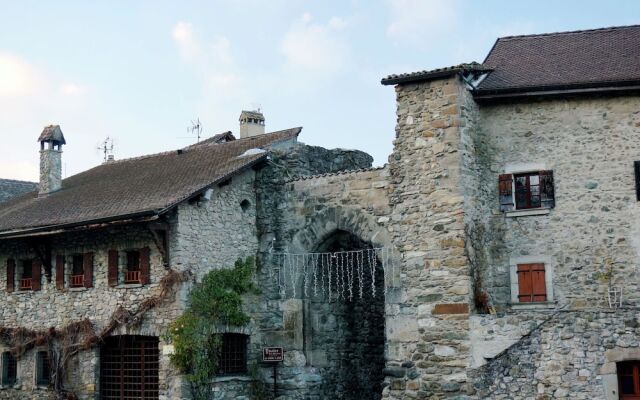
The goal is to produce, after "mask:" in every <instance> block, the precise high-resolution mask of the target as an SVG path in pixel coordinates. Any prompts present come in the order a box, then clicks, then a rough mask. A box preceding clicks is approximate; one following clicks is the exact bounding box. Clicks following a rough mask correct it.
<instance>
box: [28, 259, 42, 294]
mask: <svg viewBox="0 0 640 400" xmlns="http://www.w3.org/2000/svg"><path fill="white" fill-rule="evenodd" d="M41 281H42V261H41V260H40V259H39V258H34V259H33V261H32V262H31V290H40V288H41Z"/></svg>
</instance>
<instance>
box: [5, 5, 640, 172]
mask: <svg viewBox="0 0 640 400" xmlns="http://www.w3.org/2000/svg"><path fill="white" fill-rule="evenodd" d="M637 23H640V2H638V1H633V0H629V1H585V0H582V1H560V0H555V1H543V0H538V1H497V0H483V1H470V0H468V1H464V0H455V1H433V0H422V1H421V0H378V1H364V0H341V1H317V0H316V1H311V0H309V1H302V0H301V1H293V0H268V1H267V0H264V1H258V0H235V1H234V0H219V1H109V2H107V1H103V2H86V1H63V0H57V1H50V2H47V3H45V2H42V1H4V0H2V1H0V132H1V133H0V135H2V139H3V146H2V147H0V177H2V178H15V179H31V180H36V179H37V170H38V152H37V150H38V145H37V143H36V139H37V136H38V134H39V133H40V131H41V130H42V127H43V126H45V125H47V124H49V123H56V124H60V125H61V127H62V130H63V132H64V134H65V137H66V138H67V143H68V144H67V146H66V147H65V149H64V150H65V153H64V155H63V163H64V165H65V169H66V175H67V176H69V175H72V174H74V173H77V172H80V171H82V170H85V169H87V168H90V167H92V166H94V165H97V164H99V163H100V162H101V160H102V158H101V154H99V152H98V151H97V150H96V147H97V146H98V143H99V142H100V141H101V140H102V139H104V138H105V137H106V136H111V137H113V138H114V139H115V146H116V147H115V156H116V158H125V157H131V156H136V155H141V154H147V153H153V152H158V151H163V150H168V149H174V148H178V147H182V146H185V145H188V144H190V143H191V142H192V141H191V140H190V139H185V138H184V136H187V132H186V128H187V126H188V125H189V123H190V121H191V120H192V119H194V118H196V117H199V118H200V120H201V121H202V123H203V126H204V135H205V136H211V135H213V134H216V133H219V132H222V131H226V130H231V131H233V132H234V133H237V130H238V129H237V125H238V121H237V119H238V116H239V113H240V111H241V109H243V108H245V109H247V108H252V107H255V106H256V105H259V106H261V107H262V109H263V111H264V113H265V117H266V120H267V130H268V131H273V130H278V129H284V128H289V127H294V126H303V127H304V130H303V131H302V134H301V136H300V140H301V141H303V142H305V143H308V144H314V145H321V146H325V147H330V148H334V147H343V148H358V149H361V150H365V151H367V152H369V153H370V154H372V155H373V156H374V158H375V163H376V164H377V165H381V164H384V163H385V162H386V161H387V157H388V155H389V153H390V152H391V148H392V140H393V137H394V125H395V99H394V91H393V88H391V87H384V86H381V85H380V79H381V78H382V77H383V76H385V75H387V74H389V73H400V72H410V71H414V70H420V69H430V68H437V67H443V66H449V65H453V64H458V63H460V62H469V61H480V62H481V61H483V59H484V57H485V56H486V54H487V52H488V50H489V49H490V48H491V46H492V45H493V43H494V41H495V39H496V37H498V36H505V35H515V34H528V33H542V32H554V31H565V30H575V29H588V28H598V27H604V26H614V25H629V24H637Z"/></svg>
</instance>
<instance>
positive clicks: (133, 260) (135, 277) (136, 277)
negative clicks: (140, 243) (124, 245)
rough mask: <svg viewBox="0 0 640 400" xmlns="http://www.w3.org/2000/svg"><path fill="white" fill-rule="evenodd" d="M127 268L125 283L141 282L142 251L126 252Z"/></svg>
mask: <svg viewBox="0 0 640 400" xmlns="http://www.w3.org/2000/svg"><path fill="white" fill-rule="evenodd" d="M126 257H127V269H126V271H125V272H124V283H140V252H139V251H137V250H129V251H127V252H126Z"/></svg>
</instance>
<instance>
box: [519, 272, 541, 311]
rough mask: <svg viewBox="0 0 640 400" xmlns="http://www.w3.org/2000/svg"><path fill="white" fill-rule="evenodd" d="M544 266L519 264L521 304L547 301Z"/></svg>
mask: <svg viewBox="0 0 640 400" xmlns="http://www.w3.org/2000/svg"><path fill="white" fill-rule="evenodd" d="M544 274H545V271H544V264H540V263H537V264H518V300H519V301H520V302H521V303H530V302H540V301H547V287H546V284H545V277H544Z"/></svg>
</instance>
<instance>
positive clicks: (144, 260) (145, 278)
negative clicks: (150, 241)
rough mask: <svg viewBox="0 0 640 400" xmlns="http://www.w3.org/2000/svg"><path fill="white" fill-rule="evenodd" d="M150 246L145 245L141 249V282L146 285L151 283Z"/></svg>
mask: <svg viewBox="0 0 640 400" xmlns="http://www.w3.org/2000/svg"><path fill="white" fill-rule="evenodd" d="M149 253H150V251H149V248H148V247H143V248H141V249H140V283H142V284H143V285H146V284H147V283H149V274H150V273H151V271H150V266H149Z"/></svg>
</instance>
